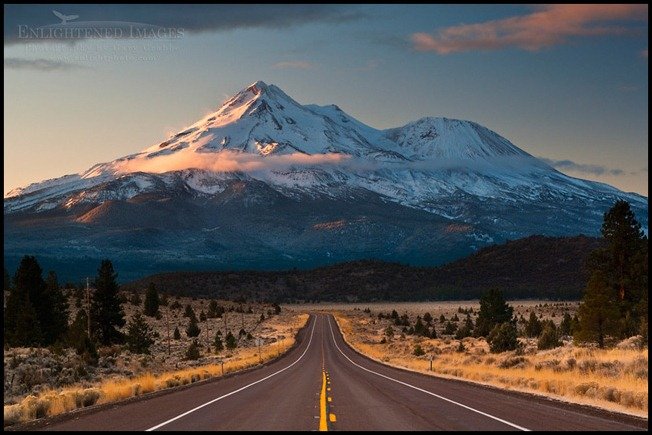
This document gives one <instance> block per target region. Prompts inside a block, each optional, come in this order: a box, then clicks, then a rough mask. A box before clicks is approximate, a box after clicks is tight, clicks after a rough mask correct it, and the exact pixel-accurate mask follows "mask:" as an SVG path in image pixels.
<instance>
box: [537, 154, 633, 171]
mask: <svg viewBox="0 0 652 435" xmlns="http://www.w3.org/2000/svg"><path fill="white" fill-rule="evenodd" d="M539 159H540V160H543V161H544V162H545V163H547V164H548V165H550V166H552V167H553V168H555V169H559V170H562V171H573V172H582V173H585V174H591V175H613V176H620V175H628V174H630V175H631V173H628V172H626V171H624V170H622V169H610V168H607V167H606V166H601V165H588V164H584V163H576V162H574V161H572V160H552V159H547V158H545V157H539Z"/></svg>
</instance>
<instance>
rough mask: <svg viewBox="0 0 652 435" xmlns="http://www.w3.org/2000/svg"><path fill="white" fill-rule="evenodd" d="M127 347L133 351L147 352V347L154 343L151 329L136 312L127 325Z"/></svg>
mask: <svg viewBox="0 0 652 435" xmlns="http://www.w3.org/2000/svg"><path fill="white" fill-rule="evenodd" d="M126 341H127V348H128V349H129V350H130V351H131V352H133V353H146V354H148V353H149V348H150V346H151V345H152V344H154V338H153V337H152V329H151V328H150V326H149V325H148V324H147V322H146V321H145V318H144V317H143V316H142V314H140V312H138V311H137V312H136V314H134V315H133V317H132V318H131V321H130V322H129V325H127V336H126Z"/></svg>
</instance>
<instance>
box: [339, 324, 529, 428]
mask: <svg viewBox="0 0 652 435" xmlns="http://www.w3.org/2000/svg"><path fill="white" fill-rule="evenodd" d="M328 328H329V329H330V330H331V335H332V336H333V343H334V344H335V347H336V348H337V350H339V351H340V353H341V354H342V355H344V358H346V359H348V360H349V361H350V362H351V364H353V365H355V366H357V367H359V368H361V369H362V370H365V371H367V372H369V373H373V374H374V375H378V376H380V377H382V378H385V379H389V380H390V381H394V382H397V383H399V384H401V385H405V386H406V387H410V388H413V389H415V390H417V391H421V392H422V393H426V394H430V395H431V396H435V397H437V398H438V399H441V400H445V401H446V402H450V403H453V404H455V405H457V406H461V407H462V408H465V409H468V410H469V411H473V412H477V413H478V414H481V415H484V416H485V417H489V418H492V419H494V420H496V421H499V422H501V423H504V424H506V425H508V426H511V427H513V428H516V429H518V430H522V431H525V432H530V429H527V428H525V427H523V426H519V425H517V424H514V423H511V422H509V421H507V420H503V419H502V418H498V417H495V416H493V415H491V414H487V413H486V412H482V411H479V410H477V409H475V408H471V407H470V406H467V405H464V404H462V403H459V402H456V401H454V400H451V399H448V398H446V397H443V396H440V395H439V394H435V393H432V392H430V391H428V390H424V389H422V388H419V387H415V386H414V385H410V384H408V383H406V382H403V381H399V380H398V379H394V378H390V377H389V376H385V375H383V374H381V373H377V372H374V371H373V370H369V369H367V368H365V367H362V366H361V365H360V364H357V363H355V362H354V361H353V360H351V358H349V357H348V356H346V354H345V353H344V352H342V349H340V347H339V346H338V345H337V340H335V334H334V333H333V326H332V324H331V318H330V316H328Z"/></svg>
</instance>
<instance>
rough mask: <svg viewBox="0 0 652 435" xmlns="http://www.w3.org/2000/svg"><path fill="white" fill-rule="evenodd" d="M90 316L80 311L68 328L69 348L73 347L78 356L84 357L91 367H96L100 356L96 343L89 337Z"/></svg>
mask: <svg viewBox="0 0 652 435" xmlns="http://www.w3.org/2000/svg"><path fill="white" fill-rule="evenodd" d="M87 322H88V315H87V314H86V311H85V310H83V309H82V310H79V311H78V312H77V315H76V316H75V320H74V321H73V322H72V324H71V325H70V328H68V333H67V343H68V346H70V347H73V348H74V349H75V351H76V352H77V355H80V356H81V357H82V360H83V361H84V362H86V363H87V364H90V365H95V364H97V362H98V359H99V356H98V354H97V348H96V347H95V343H94V342H93V341H92V340H91V338H90V337H89V336H88V323H87Z"/></svg>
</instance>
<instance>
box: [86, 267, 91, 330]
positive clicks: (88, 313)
mask: <svg viewBox="0 0 652 435" xmlns="http://www.w3.org/2000/svg"><path fill="white" fill-rule="evenodd" d="M86 328H87V332H88V338H91V287H90V283H89V280H88V277H86Z"/></svg>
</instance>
